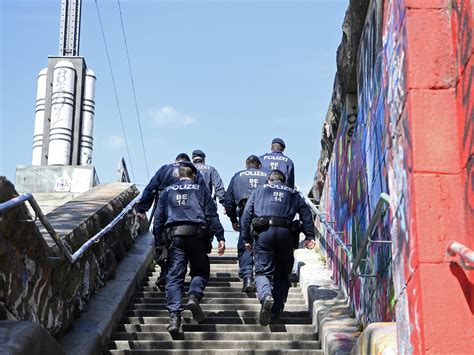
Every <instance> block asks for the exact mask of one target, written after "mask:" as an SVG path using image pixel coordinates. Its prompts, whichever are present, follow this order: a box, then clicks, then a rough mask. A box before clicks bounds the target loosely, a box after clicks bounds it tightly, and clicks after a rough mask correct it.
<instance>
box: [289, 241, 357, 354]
mask: <svg viewBox="0 0 474 355" xmlns="http://www.w3.org/2000/svg"><path fill="white" fill-rule="evenodd" d="M295 262H296V267H297V274H298V276H299V280H300V287H301V289H302V290H303V294H304V297H305V301H306V304H307V305H308V309H309V311H310V314H311V317H312V320H313V325H314V326H315V328H316V331H317V332H318V335H319V340H320V341H321V348H322V349H323V350H324V353H325V354H338V355H340V354H350V353H351V350H352V348H353V347H354V345H355V344H356V341H357V338H358V336H359V335H360V332H359V330H358V328H359V326H358V323H357V321H356V320H355V318H354V317H352V312H351V310H350V307H349V304H348V300H347V298H346V297H345V296H344V295H343V293H342V292H341V291H339V289H338V288H337V286H336V285H335V284H334V282H333V280H332V279H331V275H330V273H329V271H328V270H327V269H326V267H325V266H324V263H323V261H322V259H321V256H320V254H319V253H317V252H315V251H314V250H307V249H297V250H295Z"/></svg>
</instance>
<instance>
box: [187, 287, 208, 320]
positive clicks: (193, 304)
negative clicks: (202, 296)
mask: <svg viewBox="0 0 474 355" xmlns="http://www.w3.org/2000/svg"><path fill="white" fill-rule="evenodd" d="M186 309H189V310H190V311H191V312H192V314H193V318H194V320H195V321H197V322H202V321H203V320H204V319H206V316H205V315H204V312H203V311H202V308H201V306H200V305H199V298H198V297H197V296H196V295H195V294H194V293H191V294H190V295H189V299H188V303H186Z"/></svg>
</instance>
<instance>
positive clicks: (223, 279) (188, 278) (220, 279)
mask: <svg viewBox="0 0 474 355" xmlns="http://www.w3.org/2000/svg"><path fill="white" fill-rule="evenodd" d="M157 279H158V275H156V276H148V277H145V278H144V280H145V281H148V282H150V281H151V282H155V281H156V280H157ZM190 281H191V276H189V275H186V277H185V278H184V282H190ZM209 282H237V283H239V282H240V284H242V280H241V279H240V278H239V277H238V276H235V277H229V276H224V277H216V276H214V277H211V278H209Z"/></svg>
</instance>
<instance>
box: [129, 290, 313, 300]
mask: <svg viewBox="0 0 474 355" xmlns="http://www.w3.org/2000/svg"><path fill="white" fill-rule="evenodd" d="M207 290H208V288H206V290H205V296H204V298H203V302H204V301H205V300H206V299H208V298H221V297H222V296H225V298H226V299H229V298H241V299H256V298H257V294H256V293H255V292H252V293H245V292H226V293H225V294H224V293H222V292H207ZM134 296H135V298H134V299H138V300H141V299H163V300H165V299H166V293H165V292H163V291H157V292H142V291H137V292H135V294H134ZM183 299H187V296H186V293H184V294H183ZM288 300H298V301H303V302H304V299H303V294H302V293H289V294H288ZM132 302H133V299H132Z"/></svg>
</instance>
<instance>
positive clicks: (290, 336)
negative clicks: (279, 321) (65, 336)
mask: <svg viewBox="0 0 474 355" xmlns="http://www.w3.org/2000/svg"><path fill="white" fill-rule="evenodd" d="M111 340H131V341H133V340H152V341H158V340H230V341H234V340H248V341H254V340H292V341H307V340H318V337H317V335H316V334H315V333H314V332H313V333H284V332H279V333H269V332H252V333H250V332H220V333H218V332H190V331H186V332H182V333H179V334H177V335H174V336H172V335H171V334H170V333H169V332H167V331H162V332H144V331H140V332H115V333H113V334H112V338H111Z"/></svg>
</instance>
